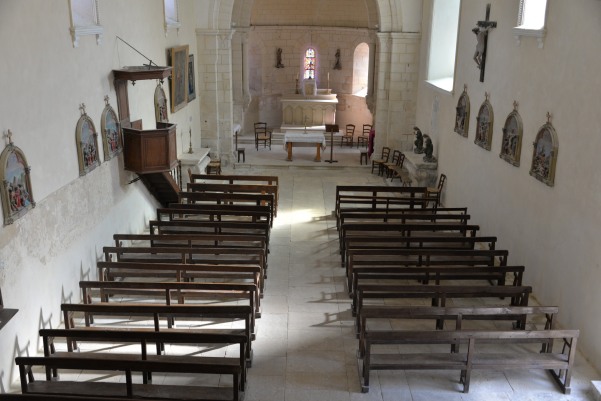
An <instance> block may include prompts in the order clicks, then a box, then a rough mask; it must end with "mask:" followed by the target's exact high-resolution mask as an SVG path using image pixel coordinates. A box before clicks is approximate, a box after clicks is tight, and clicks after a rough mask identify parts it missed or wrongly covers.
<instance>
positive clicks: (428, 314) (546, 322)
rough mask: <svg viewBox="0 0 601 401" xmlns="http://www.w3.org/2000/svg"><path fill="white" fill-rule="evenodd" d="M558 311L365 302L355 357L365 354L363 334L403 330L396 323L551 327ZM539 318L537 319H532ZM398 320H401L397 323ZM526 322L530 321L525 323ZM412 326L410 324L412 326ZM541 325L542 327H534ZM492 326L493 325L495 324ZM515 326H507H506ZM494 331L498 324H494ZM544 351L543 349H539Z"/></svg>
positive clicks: (434, 327) (451, 327)
mask: <svg viewBox="0 0 601 401" xmlns="http://www.w3.org/2000/svg"><path fill="white" fill-rule="evenodd" d="M557 313H559V308H558V307H557V306H503V307H494V306H476V307H470V306H461V307H448V306H447V307H430V306H392V305H366V306H364V307H363V308H362V310H361V316H359V328H360V330H359V331H358V332H357V335H358V337H359V351H358V357H359V358H363V356H364V355H365V337H366V335H367V333H369V332H372V331H378V332H385V331H390V332H393V331H402V330H407V329H403V328H399V325H402V324H406V325H407V326H409V325H410V324H411V322H412V321H414V320H427V321H432V322H433V323H434V324H433V325H432V326H431V329H432V330H441V329H442V330H444V329H445V327H444V324H443V325H441V322H447V321H448V322H449V324H448V327H446V329H447V330H464V329H465V325H464V322H465V321H466V320H478V321H490V322H497V321H509V322H512V321H520V322H521V324H520V326H519V328H521V329H526V328H527V327H530V328H531V329H544V330H551V329H553V322H554V319H555V315H557ZM539 317H542V319H541V320H540V321H538V322H536V321H534V320H535V319H537V318H539ZM374 320H376V321H377V320H394V321H395V323H396V324H395V327H394V328H391V329H384V330H382V329H379V328H377V327H372V326H370V325H369V324H368V323H370V322H372V323H373V321H374ZM399 320H400V321H401V322H399ZM528 321H530V323H528ZM428 324H430V322H428ZM412 326H413V325H412ZM538 326H542V327H538ZM495 327H496V326H495ZM513 328H515V325H511V326H510V327H508V329H513ZM496 329H497V330H498V329H499V327H496ZM411 330H415V328H411ZM451 350H452V352H457V351H458V349H457V347H452V349H451ZM542 351H543V352H544V351H545V348H543V349H542Z"/></svg>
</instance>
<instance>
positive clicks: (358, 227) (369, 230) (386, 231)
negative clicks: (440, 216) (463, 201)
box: [340, 223, 480, 255]
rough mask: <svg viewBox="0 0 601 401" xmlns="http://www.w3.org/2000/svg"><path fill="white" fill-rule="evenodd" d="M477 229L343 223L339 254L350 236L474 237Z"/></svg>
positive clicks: (420, 224)
mask: <svg viewBox="0 0 601 401" xmlns="http://www.w3.org/2000/svg"><path fill="white" fill-rule="evenodd" d="M479 230H480V226H478V225H476V224H462V223H459V224H456V223H407V224H401V223H345V224H343V225H341V226H340V254H341V255H343V254H344V252H345V249H344V246H345V239H346V238H349V237H351V236H366V235H369V236H372V237H387V236H388V235H390V234H396V235H398V234H399V233H400V234H402V235H404V236H406V237H410V236H413V235H414V233H418V234H417V235H429V236H435V235H436V236H443V237H450V236H456V237H475V236H476V235H477V233H478V231H479ZM425 233H427V234H425Z"/></svg>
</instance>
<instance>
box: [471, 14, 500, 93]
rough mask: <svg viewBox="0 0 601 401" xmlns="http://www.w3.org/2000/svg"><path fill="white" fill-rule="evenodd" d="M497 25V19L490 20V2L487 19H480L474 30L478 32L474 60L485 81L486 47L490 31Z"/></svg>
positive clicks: (481, 78) (481, 80)
mask: <svg viewBox="0 0 601 401" xmlns="http://www.w3.org/2000/svg"><path fill="white" fill-rule="evenodd" d="M496 27H497V22H496V21H491V20H490V3H489V4H487V5H486V19H485V20H484V21H478V22H477V23H476V27H475V28H474V29H472V32H474V33H475V34H476V40H477V41H478V43H477V44H476V52H475V53H474V61H475V62H476V64H477V65H478V68H479V69H480V82H484V69H485V67H486V49H487V45H488V31H490V30H491V29H492V28H496Z"/></svg>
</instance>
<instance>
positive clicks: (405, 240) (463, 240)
mask: <svg viewBox="0 0 601 401" xmlns="http://www.w3.org/2000/svg"><path fill="white" fill-rule="evenodd" d="M344 242H345V244H344V249H345V253H344V254H342V257H341V263H342V266H344V261H345V260H346V252H348V250H349V249H399V248H417V249H495V248H496V242H497V237H493V236H486V237H485V236H477V237H457V236H449V237H444V236H427V235H424V236H412V237H407V236H404V235H402V234H394V233H391V234H390V235H388V236H386V237H374V236H371V235H365V236H360V235H356V236H349V237H346V238H345V239H344Z"/></svg>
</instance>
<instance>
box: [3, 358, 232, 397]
mask: <svg viewBox="0 0 601 401" xmlns="http://www.w3.org/2000/svg"><path fill="white" fill-rule="evenodd" d="M108 355H110V354H108ZM108 355H107V356H105V355H103V356H99V357H97V358H90V357H81V356H79V357H43V356H40V357H17V358H15V363H16V364H17V365H18V366H19V374H20V377H21V391H22V392H23V393H37V394H54V395H80V396H102V397H128V398H130V399H131V398H149V399H152V398H161V399H172V400H180V399H197V400H232V401H238V400H239V399H240V398H239V397H240V393H239V388H240V384H239V381H240V374H241V372H240V367H239V366H225V365H215V364H203V363H194V362H184V361H172V360H169V361H155V360H142V359H140V358H139V357H132V358H131V359H124V358H110V357H109V356H108ZM33 366H43V367H44V368H45V369H46V371H47V373H46V380H40V381H37V380H35V377H34V374H33V369H32V367H33ZM63 369H64V370H67V369H69V370H82V371H84V372H86V371H93V372H98V371H101V372H106V373H105V374H114V372H121V374H124V375H125V381H124V382H106V381H104V382H95V381H85V382H80V381H69V380H64V381H63V380H52V378H51V377H50V373H49V372H50V371H51V370H63ZM135 372H140V373H144V372H156V373H178V374H212V375H228V376H231V377H232V386H231V387H225V386H223V387H222V386H221V385H220V386H219V387H207V386H192V385H166V384H149V383H143V384H136V383H133V380H132V373H135Z"/></svg>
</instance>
